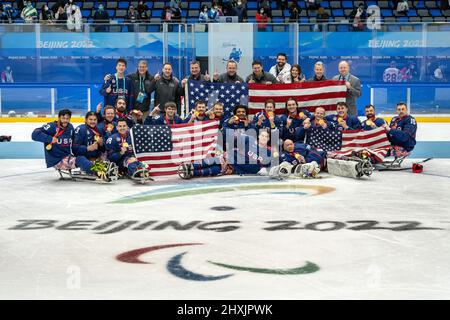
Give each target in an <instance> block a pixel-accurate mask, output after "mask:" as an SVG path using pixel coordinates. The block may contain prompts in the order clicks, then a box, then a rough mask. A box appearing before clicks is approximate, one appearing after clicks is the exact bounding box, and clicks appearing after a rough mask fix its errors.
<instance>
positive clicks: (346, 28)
mask: <svg viewBox="0 0 450 320" xmlns="http://www.w3.org/2000/svg"><path fill="white" fill-rule="evenodd" d="M337 31H339V32H347V31H349V25H348V24H339V25H338V26H337Z"/></svg>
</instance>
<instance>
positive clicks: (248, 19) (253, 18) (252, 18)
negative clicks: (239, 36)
mask: <svg viewBox="0 0 450 320" xmlns="http://www.w3.org/2000/svg"><path fill="white" fill-rule="evenodd" d="M247 21H248V22H256V18H255V17H248V18H247Z"/></svg>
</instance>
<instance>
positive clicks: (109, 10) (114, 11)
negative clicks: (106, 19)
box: [106, 9, 116, 18]
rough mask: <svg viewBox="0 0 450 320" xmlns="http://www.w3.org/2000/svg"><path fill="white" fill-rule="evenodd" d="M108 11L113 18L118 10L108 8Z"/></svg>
mask: <svg viewBox="0 0 450 320" xmlns="http://www.w3.org/2000/svg"><path fill="white" fill-rule="evenodd" d="M106 11H107V12H108V14H109V16H110V17H111V18H112V17H115V16H116V10H114V9H108V10H106Z"/></svg>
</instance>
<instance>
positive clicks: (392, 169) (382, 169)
mask: <svg viewBox="0 0 450 320" xmlns="http://www.w3.org/2000/svg"><path fill="white" fill-rule="evenodd" d="M433 159H434V158H426V159H425V160H422V161H419V162H416V163H417V164H421V163H425V162H427V161H430V160H433ZM405 170H411V168H408V167H406V168H398V169H395V168H389V167H386V168H379V169H377V171H405Z"/></svg>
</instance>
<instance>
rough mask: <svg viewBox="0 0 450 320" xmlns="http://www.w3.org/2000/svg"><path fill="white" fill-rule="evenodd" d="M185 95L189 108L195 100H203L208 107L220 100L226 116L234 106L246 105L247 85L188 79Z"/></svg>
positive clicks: (190, 108)
mask: <svg viewBox="0 0 450 320" xmlns="http://www.w3.org/2000/svg"><path fill="white" fill-rule="evenodd" d="M186 93H187V94H186V97H187V103H188V107H189V110H188V111H190V110H192V109H194V107H195V101H197V100H203V101H205V102H206V104H207V106H208V108H211V107H212V106H213V104H214V103H215V102H217V101H220V102H222V103H223V105H224V110H223V112H224V116H225V118H228V117H229V116H231V112H232V111H233V109H234V107H236V106H237V105H240V104H245V105H247V102H248V85H247V84H246V83H218V82H206V81H196V80H189V81H188V83H187V86H186Z"/></svg>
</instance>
